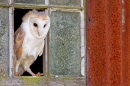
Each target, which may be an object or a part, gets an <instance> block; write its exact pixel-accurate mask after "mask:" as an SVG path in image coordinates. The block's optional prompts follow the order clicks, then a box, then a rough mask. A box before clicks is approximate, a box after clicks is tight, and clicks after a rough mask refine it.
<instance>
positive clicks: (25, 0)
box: [14, 0, 45, 4]
mask: <svg viewBox="0 0 130 86" xmlns="http://www.w3.org/2000/svg"><path fill="white" fill-rule="evenodd" d="M14 1H15V3H28V4H45V0H14Z"/></svg>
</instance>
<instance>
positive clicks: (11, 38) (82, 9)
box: [0, 0, 86, 77]
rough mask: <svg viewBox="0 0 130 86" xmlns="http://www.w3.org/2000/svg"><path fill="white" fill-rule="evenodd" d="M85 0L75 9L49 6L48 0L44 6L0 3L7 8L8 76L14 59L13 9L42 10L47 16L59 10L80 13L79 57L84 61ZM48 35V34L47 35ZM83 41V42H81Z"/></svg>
mask: <svg viewBox="0 0 130 86" xmlns="http://www.w3.org/2000/svg"><path fill="white" fill-rule="evenodd" d="M84 3H85V0H81V6H80V7H77V6H57V5H50V4H49V2H48V0H45V5H35V4H27V3H26V4H25V3H13V1H12V0H9V4H5V3H2V4H1V3H0V7H8V8H9V76H10V77H12V76H14V72H13V66H14V65H13V57H14V47H13V46H14V20H13V18H14V17H13V14H14V9H15V8H19V9H38V10H42V9H47V10H46V12H47V13H49V15H50V14H51V13H50V12H51V11H55V10H61V11H67V12H69V11H71V12H80V16H81V21H80V22H81V23H80V24H81V25H80V27H81V28H80V33H81V34H82V33H83V35H80V37H81V42H80V43H81V47H82V44H83V48H82V49H81V52H83V55H82V53H81V57H84V59H85V58H86V54H85V52H86V41H85V39H86V36H85V35H86V34H85V32H86V30H85V20H84V19H85V15H84V12H85V4H84ZM49 34H50V33H49ZM49 34H48V36H47V38H46V39H45V40H46V43H45V44H46V46H45V48H44V49H45V51H44V52H45V56H44V58H43V59H44V61H43V64H46V65H44V66H43V67H44V68H43V69H45V70H43V73H44V74H45V76H48V72H49V58H47V57H49V53H50V52H49V48H48V47H49V45H47V44H48V43H49V40H48V37H49ZM82 40H84V41H82ZM85 64H86V61H85V60H84V68H85V69H86V65H85ZM85 69H84V74H82V75H83V77H85V75H86V72H85Z"/></svg>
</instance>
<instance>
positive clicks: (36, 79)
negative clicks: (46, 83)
mask: <svg viewBox="0 0 130 86" xmlns="http://www.w3.org/2000/svg"><path fill="white" fill-rule="evenodd" d="M21 78H22V79H23V80H24V81H25V83H26V84H27V85H31V84H34V85H38V84H39V82H40V81H41V80H42V79H43V77H30V76H22V77H21Z"/></svg>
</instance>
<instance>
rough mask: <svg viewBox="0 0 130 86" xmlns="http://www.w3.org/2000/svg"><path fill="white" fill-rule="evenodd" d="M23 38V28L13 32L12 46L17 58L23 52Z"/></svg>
mask: <svg viewBox="0 0 130 86" xmlns="http://www.w3.org/2000/svg"><path fill="white" fill-rule="evenodd" d="M24 38H25V32H24V30H23V29H21V28H19V29H18V30H17V31H16V32H15V34H14V46H15V54H16V58H17V59H19V58H20V57H21V55H22V52H23V47H22V46H23V43H24Z"/></svg>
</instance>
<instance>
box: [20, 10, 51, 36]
mask: <svg viewBox="0 0 130 86" xmlns="http://www.w3.org/2000/svg"><path fill="white" fill-rule="evenodd" d="M22 20H23V22H26V23H27V25H28V28H27V29H28V30H29V32H30V33H31V34H32V35H33V36H34V37H36V38H45V36H46V35H47V32H48V30H49V27H50V18H49V16H48V15H47V14H46V13H45V12H38V11H36V10H33V11H29V12H28V13H27V14H25V16H24V17H23V19H22Z"/></svg>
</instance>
